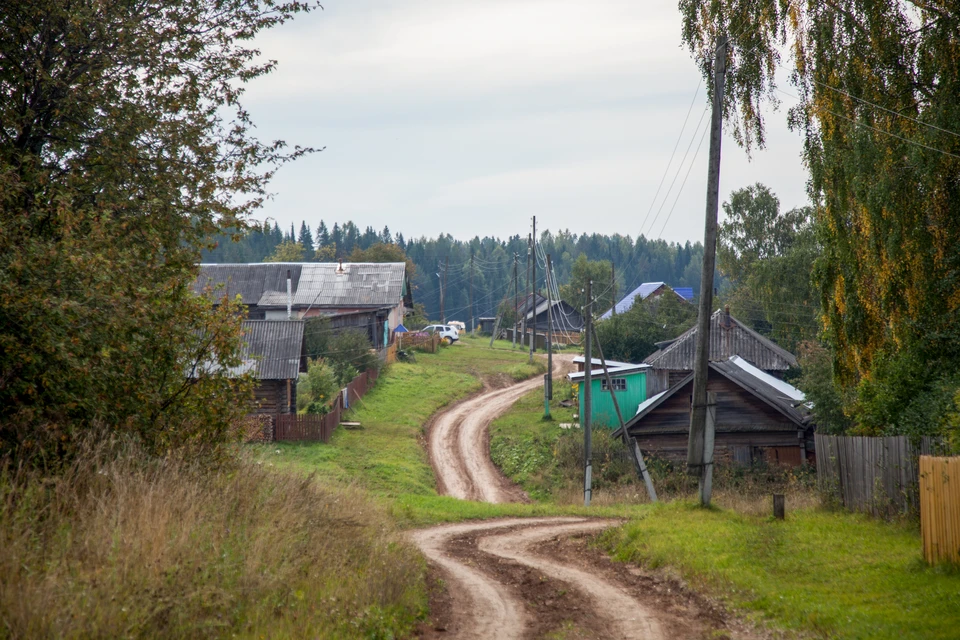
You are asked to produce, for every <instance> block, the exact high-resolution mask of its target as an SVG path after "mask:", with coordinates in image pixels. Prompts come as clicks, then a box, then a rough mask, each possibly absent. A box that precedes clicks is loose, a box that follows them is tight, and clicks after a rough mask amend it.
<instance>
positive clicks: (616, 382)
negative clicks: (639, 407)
mask: <svg viewBox="0 0 960 640" xmlns="http://www.w3.org/2000/svg"><path fill="white" fill-rule="evenodd" d="M610 382H611V383H612V384H613V390H614V391H626V390H627V379H626V378H610ZM600 389H601V390H603V391H609V390H610V387H608V386H607V379H606V378H601V379H600Z"/></svg>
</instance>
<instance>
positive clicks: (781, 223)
mask: <svg viewBox="0 0 960 640" xmlns="http://www.w3.org/2000/svg"><path fill="white" fill-rule="evenodd" d="M723 210H724V214H725V220H724V222H723V224H721V225H720V229H719V236H718V242H717V267H718V269H719V271H720V273H721V274H722V275H723V277H724V281H725V285H724V290H723V299H724V301H725V302H727V303H729V304H730V306H731V308H732V310H733V312H734V315H735V316H736V317H737V318H739V319H740V320H742V321H746V322H748V323H749V324H750V325H752V326H753V328H754V329H756V330H757V331H760V332H761V333H763V334H764V335H767V336H769V337H771V338H772V339H774V340H775V341H777V342H778V343H779V344H780V345H781V346H783V347H784V348H786V349H787V350H789V351H791V352H795V351H796V349H797V347H798V345H799V344H800V343H801V342H803V341H805V340H814V339H816V338H817V337H818V335H819V333H820V324H819V311H820V305H819V296H818V295H817V293H816V290H815V287H814V285H813V281H812V279H811V272H812V270H813V265H814V261H815V260H816V258H817V256H818V254H819V247H818V244H817V241H816V236H815V233H814V229H813V223H812V220H811V215H812V212H811V210H810V209H809V208H807V207H803V208H799V209H792V210H791V211H788V212H786V213H780V201H779V200H778V199H777V197H776V196H775V195H774V194H773V193H772V192H771V191H770V190H769V189H768V188H767V187H766V186H764V185H762V184H759V183H758V184H756V185H752V186H749V187H746V188H744V189H738V190H736V191H734V192H733V193H732V194H731V195H730V201H729V202H725V203H723Z"/></svg>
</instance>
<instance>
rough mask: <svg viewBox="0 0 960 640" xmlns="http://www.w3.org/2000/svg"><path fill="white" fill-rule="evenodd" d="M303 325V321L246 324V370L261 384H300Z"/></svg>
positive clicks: (265, 321)
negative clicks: (263, 382) (270, 381)
mask: <svg viewBox="0 0 960 640" xmlns="http://www.w3.org/2000/svg"><path fill="white" fill-rule="evenodd" d="M303 325H304V323H303V322H302V321H300V320H245V321H244V322H243V333H244V336H243V337H244V347H243V350H242V351H241V357H242V358H243V361H244V365H243V367H244V369H243V371H241V372H240V373H245V372H246V371H253V373H254V374H255V375H256V377H257V379H259V380H296V379H297V376H298V375H299V374H300V369H301V365H302V364H303V363H302V359H301V356H302V355H303Z"/></svg>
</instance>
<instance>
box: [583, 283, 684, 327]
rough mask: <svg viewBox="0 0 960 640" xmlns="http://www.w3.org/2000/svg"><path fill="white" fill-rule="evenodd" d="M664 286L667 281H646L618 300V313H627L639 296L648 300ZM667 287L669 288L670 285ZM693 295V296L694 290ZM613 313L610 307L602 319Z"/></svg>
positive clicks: (616, 306)
mask: <svg viewBox="0 0 960 640" xmlns="http://www.w3.org/2000/svg"><path fill="white" fill-rule="evenodd" d="M663 286H666V283H665V282H644V283H643V284H642V285H640V286H639V287H637V288H636V289H634V290H633V291H631V292H630V293H628V294H627V295H626V296H624V298H623V299H622V300H620V302H618V303H617V304H616V305H615V307H614V308H615V309H616V310H617V313H626V312H627V311H629V310H630V307H632V306H633V304H634V302H636V300H637V298H640V300H646V299H647V297H648V296H649V295H650V294H651V293H653V292H654V291H656V290H657V289H659V288H660V287H663ZM667 288H668V289H669V287H667ZM691 297H693V296H692V291H691ZM612 315H613V309H609V310H607V312H606V313H605V314H603V315H602V316H600V319H601V320H606V319H607V318H609V317H611V316H612Z"/></svg>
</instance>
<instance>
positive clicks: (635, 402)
mask: <svg viewBox="0 0 960 640" xmlns="http://www.w3.org/2000/svg"><path fill="white" fill-rule="evenodd" d="M574 362H576V359H574ZM593 363H594V366H593V369H592V370H591V380H590V404H591V406H592V407H593V411H592V412H591V414H590V415H591V424H592V425H593V426H595V427H607V428H617V427H619V426H620V421H619V420H618V418H617V408H616V407H615V406H614V404H613V399H612V398H611V396H610V388H609V387H608V386H607V379H606V376H604V373H603V367H602V363H601V362H600V360H597V359H593ZM579 365H580V367H583V365H584V359H583V358H582V357H580V362H579ZM650 369H651V367H650V365H647V364H630V363H627V362H614V361H607V372H608V373H609V374H610V383H611V384H612V385H613V395H614V396H616V398H617V405H618V406H619V408H620V414H621V415H622V416H623V419H624V420H628V419H629V418H631V417H632V416H633V415H634V414H635V413H636V412H637V407H639V406H640V405H641V404H642V403H643V402H644V401H645V400H646V399H647V396H648V394H650V393H659V392H660V391H661V388H660V387H659V386H658V382H657V381H656V379H655V378H651V379H648V374H649V373H650ZM567 379H568V380H569V381H570V382H571V383H572V384H575V385H577V397H578V398H579V415H580V416H581V417H580V422H581V424H582V423H583V415H584V414H585V412H586V409H585V406H586V405H585V404H584V403H585V400H586V399H585V397H584V386H585V384H586V373H585V372H584V371H583V370H582V369H581V371H577V372H574V373H568V374H567Z"/></svg>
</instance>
